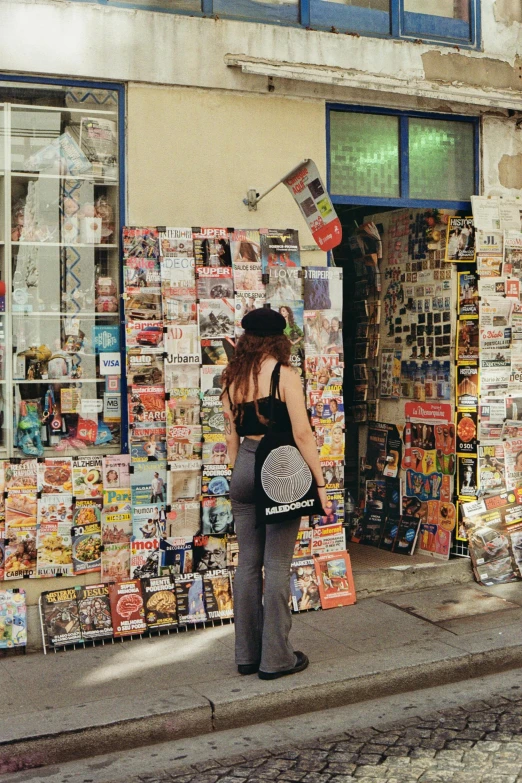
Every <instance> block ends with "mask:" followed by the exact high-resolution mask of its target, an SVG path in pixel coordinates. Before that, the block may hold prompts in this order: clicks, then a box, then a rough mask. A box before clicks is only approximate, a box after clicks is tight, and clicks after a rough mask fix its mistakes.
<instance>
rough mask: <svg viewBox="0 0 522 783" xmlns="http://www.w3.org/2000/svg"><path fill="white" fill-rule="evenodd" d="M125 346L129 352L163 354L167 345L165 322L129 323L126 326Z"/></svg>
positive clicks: (143, 321)
mask: <svg viewBox="0 0 522 783" xmlns="http://www.w3.org/2000/svg"><path fill="white" fill-rule="evenodd" d="M125 345H126V348H127V350H131V351H132V350H142V351H143V350H147V351H150V352H154V351H155V352H161V353H162V352H163V348H164V345H165V338H164V334H163V321H158V320H142V321H127V323H126V325H125Z"/></svg>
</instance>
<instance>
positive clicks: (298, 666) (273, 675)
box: [257, 650, 310, 680]
mask: <svg viewBox="0 0 522 783" xmlns="http://www.w3.org/2000/svg"><path fill="white" fill-rule="evenodd" d="M295 657H296V658H297V660H296V662H295V666H293V667H292V668H291V669H283V671H282V672H262V671H261V670H259V671H258V673H257V676H258V677H259V679H260V680H277V678H278V677H286V675H287V674H297V672H302V671H304V670H305V669H306V668H307V666H308V664H309V663H310V661H309V660H308V656H307V655H305V654H304V653H303V652H299V651H298V650H296V651H295Z"/></svg>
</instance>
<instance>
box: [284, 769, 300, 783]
mask: <svg viewBox="0 0 522 783" xmlns="http://www.w3.org/2000/svg"><path fill="white" fill-rule="evenodd" d="M306 774H307V773H306V772H303V770H302V769H301V770H295V769H287V770H286V771H285V772H281V774H280V775H279V777H278V780H285V781H291V783H299V781H301V780H302V779H303V778H304V776H305V775H306Z"/></svg>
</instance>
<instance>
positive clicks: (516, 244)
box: [502, 231, 522, 280]
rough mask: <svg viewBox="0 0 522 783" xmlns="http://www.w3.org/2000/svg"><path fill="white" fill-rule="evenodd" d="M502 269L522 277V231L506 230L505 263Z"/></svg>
mask: <svg viewBox="0 0 522 783" xmlns="http://www.w3.org/2000/svg"><path fill="white" fill-rule="evenodd" d="M502 271H503V273H504V274H505V275H511V276H512V277H516V278H518V279H519V280H520V279H521V278H522V233H521V232H520V231H506V233H505V235H504V264H503V267H502Z"/></svg>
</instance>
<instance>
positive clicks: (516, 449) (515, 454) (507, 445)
mask: <svg viewBox="0 0 522 783" xmlns="http://www.w3.org/2000/svg"><path fill="white" fill-rule="evenodd" d="M499 445H500V444H499ZM503 446H504V452H505V464H506V485H507V488H508V489H514V488H515V487H520V486H522V436H519V437H513V436H512V437H509V438H508V439H507V440H506V441H505V442H504V443H503Z"/></svg>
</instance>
